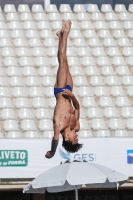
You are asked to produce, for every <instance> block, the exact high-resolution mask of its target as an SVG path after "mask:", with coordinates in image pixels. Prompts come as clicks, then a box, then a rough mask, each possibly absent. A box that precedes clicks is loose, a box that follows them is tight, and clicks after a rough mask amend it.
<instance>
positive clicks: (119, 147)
mask: <svg viewBox="0 0 133 200" xmlns="http://www.w3.org/2000/svg"><path fill="white" fill-rule="evenodd" d="M79 142H80V143H83V144H84V146H83V148H82V149H81V150H80V151H78V152H77V153H74V154H68V153H67V152H66V151H65V150H64V149H63V148H62V144H61V143H62V139H60V142H59V145H58V148H57V151H56V154H55V156H54V157H53V158H51V159H47V158H45V153H46V152H47V151H48V150H50V149H51V140H50V139H0V178H35V177H37V176H38V175H40V174H41V173H43V172H44V171H46V170H48V169H50V168H52V167H54V166H56V165H59V164H61V163H64V162H66V161H67V160H68V161H69V162H72V161H73V160H80V161H83V160H86V161H88V162H92V163H97V164H100V165H104V166H106V167H110V168H112V169H114V170H117V171H119V172H121V173H123V174H126V175H128V176H133V138H87V139H80V141H79ZM55 173H56V172H55Z"/></svg>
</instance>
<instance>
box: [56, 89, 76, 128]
mask: <svg viewBox="0 0 133 200" xmlns="http://www.w3.org/2000/svg"><path fill="white" fill-rule="evenodd" d="M53 123H56V124H57V125H58V127H59V131H60V132H62V131H63V130H64V129H65V128H66V127H68V126H70V128H71V129H74V127H75V126H76V118H75V112H74V109H73V106H72V104H71V100H70V99H66V98H64V97H63V96H62V92H61V93H59V94H57V95H56V106H55V109H54V117H53Z"/></svg>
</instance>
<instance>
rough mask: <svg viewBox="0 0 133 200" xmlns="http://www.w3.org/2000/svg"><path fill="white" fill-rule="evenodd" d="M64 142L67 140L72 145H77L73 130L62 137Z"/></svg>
mask: <svg viewBox="0 0 133 200" xmlns="http://www.w3.org/2000/svg"><path fill="white" fill-rule="evenodd" d="M64 137H65V140H66V141H67V140H69V141H71V142H72V144H77V143H78V134H77V133H76V132H75V130H71V131H70V132H68V133H65V135H64Z"/></svg>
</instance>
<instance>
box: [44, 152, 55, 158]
mask: <svg viewBox="0 0 133 200" xmlns="http://www.w3.org/2000/svg"><path fill="white" fill-rule="evenodd" d="M53 156H54V153H53V152H52V151H47V153H46V155H45V157H46V158H52V157H53Z"/></svg>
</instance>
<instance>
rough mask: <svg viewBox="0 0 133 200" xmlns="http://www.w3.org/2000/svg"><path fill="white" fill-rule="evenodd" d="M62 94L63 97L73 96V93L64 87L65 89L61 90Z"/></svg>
mask: <svg viewBox="0 0 133 200" xmlns="http://www.w3.org/2000/svg"><path fill="white" fill-rule="evenodd" d="M62 96H63V97H65V98H66V97H67V98H68V97H70V98H73V96H74V95H73V93H72V92H71V91H70V90H68V89H66V90H65V91H64V92H63V94H62Z"/></svg>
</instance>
